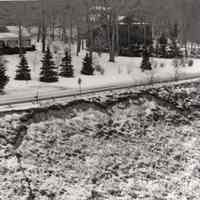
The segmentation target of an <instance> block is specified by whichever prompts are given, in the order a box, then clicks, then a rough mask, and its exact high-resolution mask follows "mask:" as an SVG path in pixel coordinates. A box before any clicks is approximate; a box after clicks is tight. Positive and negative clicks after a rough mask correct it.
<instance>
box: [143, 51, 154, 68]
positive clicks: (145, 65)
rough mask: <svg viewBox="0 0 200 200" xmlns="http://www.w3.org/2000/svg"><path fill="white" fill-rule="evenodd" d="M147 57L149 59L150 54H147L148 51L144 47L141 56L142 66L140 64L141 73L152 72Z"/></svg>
mask: <svg viewBox="0 0 200 200" xmlns="http://www.w3.org/2000/svg"><path fill="white" fill-rule="evenodd" d="M149 57H150V53H149V51H148V49H147V48H146V47H145V48H144V50H143V56H142V64H141V69H142V71H145V70H152V67H151V62H150V60H149Z"/></svg>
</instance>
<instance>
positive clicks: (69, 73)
mask: <svg viewBox="0 0 200 200" xmlns="http://www.w3.org/2000/svg"><path fill="white" fill-rule="evenodd" d="M71 63H72V58H71V56H70V54H69V53H68V51H66V52H65V57H64V58H63V59H62V63H61V65H60V66H61V70H60V76H63V77H73V76H74V70H73V65H72V64H71Z"/></svg>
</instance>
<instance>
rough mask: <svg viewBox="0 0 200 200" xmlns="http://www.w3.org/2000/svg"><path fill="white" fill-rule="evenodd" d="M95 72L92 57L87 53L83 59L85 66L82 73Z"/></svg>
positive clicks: (91, 73)
mask: <svg viewBox="0 0 200 200" xmlns="http://www.w3.org/2000/svg"><path fill="white" fill-rule="evenodd" d="M93 73H94V68H93V66H92V58H91V57H90V56H89V54H88V53H87V54H86V56H85V58H84V60H83V68H82V70H81V74H84V75H93Z"/></svg>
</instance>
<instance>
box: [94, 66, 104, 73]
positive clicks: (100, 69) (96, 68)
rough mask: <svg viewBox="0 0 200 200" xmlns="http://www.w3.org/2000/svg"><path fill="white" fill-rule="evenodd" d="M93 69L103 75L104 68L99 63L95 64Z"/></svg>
mask: <svg viewBox="0 0 200 200" xmlns="http://www.w3.org/2000/svg"><path fill="white" fill-rule="evenodd" d="M95 71H96V72H99V73H100V74H101V75H104V73H105V70H104V68H103V67H102V66H101V65H95Z"/></svg>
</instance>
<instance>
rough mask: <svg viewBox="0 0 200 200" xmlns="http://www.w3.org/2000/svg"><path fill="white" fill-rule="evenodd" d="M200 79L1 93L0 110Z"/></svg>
mask: <svg viewBox="0 0 200 200" xmlns="http://www.w3.org/2000/svg"><path fill="white" fill-rule="evenodd" d="M195 81H200V77H199V76H197V77H193V78H184V79H182V78H179V80H178V81H174V80H164V81H162V82H154V83H153V84H150V83H149V82H148V83H140V84H135V83H134V84H133V83H131V82H129V83H123V84H120V83H118V84H115V85H114V84H112V85H106V86H101V87H92V88H84V89H82V90H80V89H65V90H62V91H56V90H55V91H51V92H48V93H45V92H40V93H38V95H37V96H36V95H35V94H33V93H32V94H31V93H28V94H27V95H25V94H23V95H21V94H17V93H16V94H15V96H9V95H6V94H5V95H2V96H1V97H0V110H7V109H11V108H15V106H17V105H18V106H19V105H20V106H22V108H23V106H25V107H26V106H27V107H31V105H37V106H40V103H46V102H53V103H56V102H58V101H62V102H65V101H68V100H71V99H73V98H82V97H85V96H90V95H95V94H100V93H104V92H112V91H120V90H126V89H139V88H140V87H142V86H146V87H152V85H153V86H154V87H156V86H157V87H159V86H160V85H167V84H180V83H184V82H195Z"/></svg>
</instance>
